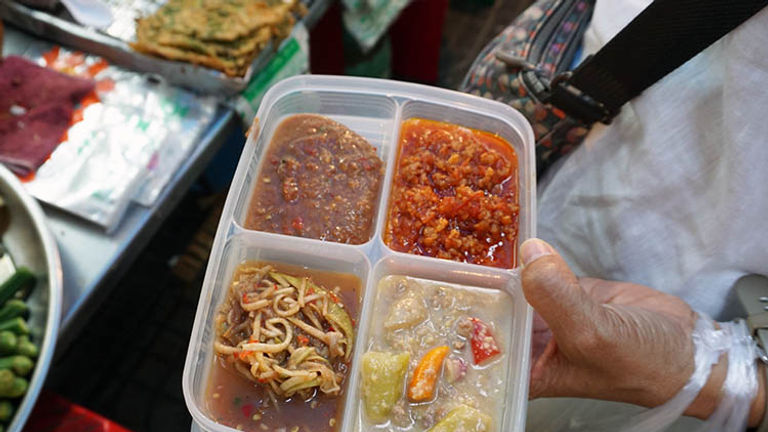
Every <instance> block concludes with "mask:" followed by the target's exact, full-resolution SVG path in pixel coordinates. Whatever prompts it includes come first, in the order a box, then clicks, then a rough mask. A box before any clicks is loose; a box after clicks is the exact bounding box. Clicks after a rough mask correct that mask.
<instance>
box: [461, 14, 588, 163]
mask: <svg viewBox="0 0 768 432" xmlns="http://www.w3.org/2000/svg"><path fill="white" fill-rule="evenodd" d="M593 7H594V0H539V1H537V2H536V3H534V4H533V5H531V6H530V7H529V8H528V9H526V10H525V12H523V13H522V14H521V15H520V16H519V17H518V18H517V19H516V20H515V21H514V22H513V23H512V25H510V26H509V27H507V28H506V29H505V30H504V31H503V32H501V34H499V35H498V36H497V37H496V38H494V39H493V40H492V41H491V42H490V43H489V44H488V45H486V47H485V48H484V49H483V50H482V51H481V53H480V55H479V56H478V57H477V58H476V59H475V62H474V64H473V65H472V67H471V68H470V71H469V73H468V74H467V76H466V77H465V78H464V82H463V83H462V85H461V87H460V89H461V90H462V91H465V92H468V93H472V94H476V95H479V96H483V97H487V98H490V99H494V100H497V101H500V102H503V103H506V104H508V105H510V106H512V107H513V108H515V109H517V110H518V111H520V112H521V113H522V114H523V115H524V116H525V117H526V118H527V119H528V121H529V122H530V123H531V125H532V126H533V132H534V135H535V138H536V162H537V166H536V168H537V172H538V173H539V175H541V174H542V173H543V172H544V171H545V170H546V169H547V168H548V167H549V166H550V165H551V164H552V163H553V162H555V161H556V160H557V159H558V158H560V157H561V156H563V155H566V154H568V153H569V152H571V150H573V149H574V148H575V147H576V146H578V145H579V144H580V143H581V141H582V140H583V139H584V136H586V134H587V132H588V131H589V128H590V127H591V125H588V124H584V123H582V122H580V121H578V120H576V119H573V118H571V117H568V116H567V115H566V114H565V113H564V112H563V111H561V110H559V109H557V108H556V107H553V106H551V105H549V104H544V103H542V102H541V101H539V100H538V99H537V98H536V96H535V95H534V94H532V92H531V91H530V90H529V89H528V88H527V86H526V85H525V82H523V79H522V74H523V73H525V72H527V71H529V70H530V69H531V67H533V68H535V70H536V71H537V74H538V76H539V78H541V79H544V80H545V81H546V82H548V81H549V80H551V79H552V78H553V77H554V76H555V75H557V74H558V73H560V72H562V71H565V70H567V69H568V68H569V67H570V66H571V62H572V60H573V57H574V53H575V52H576V48H578V46H579V45H580V44H581V36H582V34H583V33H584V30H585V29H586V27H587V24H588V23H589V19H590V18H591V16H592V9H593ZM499 50H503V51H504V52H505V53H506V54H507V55H509V56H514V57H517V58H519V59H521V61H524V63H527V64H529V65H530V67H527V66H523V67H521V66H510V65H508V64H507V63H505V62H503V61H501V60H498V59H497V57H496V53H497V51H499Z"/></svg>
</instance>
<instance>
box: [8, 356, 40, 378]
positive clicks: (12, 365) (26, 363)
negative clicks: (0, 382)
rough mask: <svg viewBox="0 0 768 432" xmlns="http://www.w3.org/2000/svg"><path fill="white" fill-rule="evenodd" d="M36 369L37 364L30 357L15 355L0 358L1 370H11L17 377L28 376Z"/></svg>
mask: <svg viewBox="0 0 768 432" xmlns="http://www.w3.org/2000/svg"><path fill="white" fill-rule="evenodd" d="M34 367H35V363H34V362H33V361H32V360H30V358H29V357H25V356H22V355H15V356H10V357H0V369H10V370H12V371H13V372H14V373H15V374H16V375H19V376H27V375H29V373H30V372H31V371H32V369H33V368H34Z"/></svg>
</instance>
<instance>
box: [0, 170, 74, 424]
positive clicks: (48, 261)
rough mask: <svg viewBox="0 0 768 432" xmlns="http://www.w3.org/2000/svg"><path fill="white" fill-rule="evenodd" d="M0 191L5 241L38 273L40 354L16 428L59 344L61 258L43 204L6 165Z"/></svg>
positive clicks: (35, 334) (33, 305)
mask: <svg viewBox="0 0 768 432" xmlns="http://www.w3.org/2000/svg"><path fill="white" fill-rule="evenodd" d="M0 195H2V197H3V199H5V202H6V205H7V206H8V209H9V210H10V213H11V222H10V225H9V226H8V230H7V231H6V232H5V234H4V235H3V239H2V240H3V243H4V244H5V247H6V248H7V249H8V252H9V253H10V255H11V257H12V258H13V260H14V262H15V264H16V266H26V267H28V268H29V269H30V270H32V272H33V273H34V274H35V275H37V276H38V282H37V285H36V287H35V290H34V291H33V292H32V295H31V296H30V298H29V299H28V300H27V303H28V304H29V307H30V318H29V326H30V329H31V333H32V340H33V341H34V342H35V343H36V344H37V345H38V346H40V356H39V357H38V359H37V362H36V364H35V370H34V372H33V373H32V377H31V378H30V381H29V389H28V390H27V394H26V395H25V396H24V398H23V399H22V401H21V404H20V405H19V407H18V409H17V410H16V414H15V417H14V418H13V421H12V422H11V424H10V427H9V428H8V429H7V430H8V431H9V432H16V431H20V430H21V429H22V428H23V427H24V423H25V422H26V420H27V417H28V416H29V413H30V412H31V411H32V408H33V407H34V406H35V401H36V400H37V396H38V395H39V394H40V390H41V389H42V387H43V382H44V381H45V377H46V375H47V374H48V367H49V366H50V363H51V359H52V357H53V352H54V348H55V346H56V338H57V337H58V331H59V319H60V314H61V295H62V288H61V287H62V282H61V281H62V276H61V261H60V260H59V250H58V247H57V246H56V241H55V240H54V238H53V235H52V234H51V232H50V231H49V230H48V225H47V221H46V219H45V216H44V214H43V211H42V209H41V208H40V205H39V204H38V203H37V201H35V200H34V198H32V197H31V196H30V195H29V194H28V193H27V192H26V191H25V190H24V187H23V186H22V185H21V182H19V180H18V179H17V178H16V176H15V175H14V174H13V173H11V172H10V171H8V169H7V168H5V167H4V166H2V165H0Z"/></svg>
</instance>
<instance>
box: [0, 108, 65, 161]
mask: <svg viewBox="0 0 768 432" xmlns="http://www.w3.org/2000/svg"><path fill="white" fill-rule="evenodd" d="M71 118H72V104H70V103H60V104H59V103H51V104H48V105H41V106H38V107H36V108H34V109H32V110H30V111H28V112H27V113H26V114H24V115H21V116H14V117H12V118H6V119H2V120H0V162H2V163H3V164H5V165H6V166H7V167H8V168H9V169H10V170H11V171H13V172H15V173H16V174H18V175H20V176H27V175H29V174H30V173H31V172H33V171H35V170H36V169H37V168H38V167H39V166H40V165H42V164H43V162H45V160H46V159H47V158H48V155H50V154H51V152H52V151H53V149H54V148H56V146H57V145H59V143H60V142H61V137H62V136H63V135H64V133H65V132H66V131H67V129H68V128H69V121H70V119H71Z"/></svg>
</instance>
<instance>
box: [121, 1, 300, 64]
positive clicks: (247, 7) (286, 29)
mask: <svg viewBox="0 0 768 432" xmlns="http://www.w3.org/2000/svg"><path fill="white" fill-rule="evenodd" d="M299 8H300V6H299V5H298V3H297V1H296V0H291V1H290V2H283V1H274V0H272V1H263V0H169V1H168V3H166V4H165V5H164V6H162V7H161V8H160V9H158V10H157V12H155V13H154V14H152V15H150V16H147V17H144V18H141V19H139V20H137V23H136V42H135V43H133V44H132V47H133V48H134V49H135V50H137V51H140V52H143V53H147V54H151V55H155V56H159V57H164V58H167V59H169V60H177V61H185V62H189V63H192V64H197V65H201V66H206V67H210V68H213V69H217V70H220V71H222V72H224V73H225V74H227V75H229V76H243V75H244V74H245V72H246V71H247V70H248V66H250V64H251V63H252V62H253V59H255V58H256V57H257V56H258V55H259V53H261V51H262V50H263V49H265V48H266V47H267V46H268V44H269V43H270V42H271V41H276V40H279V39H282V38H284V37H286V36H287V35H288V34H290V29H291V28H292V27H293V24H294V18H293V12H294V11H296V10H299Z"/></svg>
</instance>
